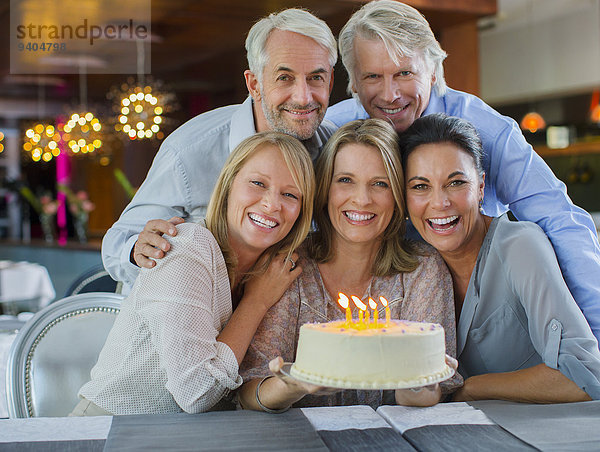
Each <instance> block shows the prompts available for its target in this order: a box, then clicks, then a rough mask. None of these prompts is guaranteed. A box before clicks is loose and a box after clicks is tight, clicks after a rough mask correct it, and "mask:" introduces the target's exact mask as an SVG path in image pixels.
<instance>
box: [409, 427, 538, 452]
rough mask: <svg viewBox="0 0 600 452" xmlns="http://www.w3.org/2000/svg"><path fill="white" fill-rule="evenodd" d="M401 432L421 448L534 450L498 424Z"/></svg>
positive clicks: (492, 451)
mask: <svg viewBox="0 0 600 452" xmlns="http://www.w3.org/2000/svg"><path fill="white" fill-rule="evenodd" d="M403 436H404V438H406V440H407V441H408V442H409V443H410V444H411V445H412V446H413V447H414V448H415V449H417V450H418V451H421V452H440V451H449V452H450V451H451V452H463V451H464V452H473V451H477V452H502V451H506V452H509V451H510V452H513V451H514V452H518V451H528V452H530V451H535V450H536V449H535V448H533V447H531V446H529V445H528V444H525V443H524V442H523V441H521V440H520V439H518V438H515V437H514V436H513V435H511V434H510V433H508V432H507V431H505V430H503V429H502V428H501V427H499V426H497V425H476V424H473V425H426V426H424V427H418V428H412V429H410V430H406V431H405V432H404V435H403Z"/></svg>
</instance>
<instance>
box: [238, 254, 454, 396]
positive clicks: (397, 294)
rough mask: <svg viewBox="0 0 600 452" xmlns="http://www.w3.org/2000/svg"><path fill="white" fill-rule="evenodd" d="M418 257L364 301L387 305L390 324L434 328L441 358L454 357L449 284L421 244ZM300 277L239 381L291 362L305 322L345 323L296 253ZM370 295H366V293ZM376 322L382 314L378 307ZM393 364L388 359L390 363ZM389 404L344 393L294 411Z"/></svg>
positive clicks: (267, 321) (378, 281)
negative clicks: (441, 336) (442, 346)
mask: <svg viewBox="0 0 600 452" xmlns="http://www.w3.org/2000/svg"><path fill="white" fill-rule="evenodd" d="M417 248H418V249H419V250H420V252H421V253H422V254H423V255H422V256H419V266H418V267H417V269H416V270H414V271H413V272H410V273H400V274H397V275H394V276H389V277H378V278H373V282H372V283H371V286H370V290H369V289H367V293H365V294H364V295H363V297H362V298H363V299H364V298H366V297H368V296H371V295H372V296H373V297H374V298H375V299H377V298H376V297H379V296H380V295H382V296H384V297H385V298H386V299H387V300H389V302H390V310H391V315H392V318H394V319H405V320H414V321H422V322H433V323H439V324H441V325H442V326H443V327H444V331H445V334H446V352H447V353H448V354H449V355H450V356H453V357H456V322H455V316H454V295H453V290H452V279H451V277H450V273H449V272H448V269H447V267H446V264H445V263H444V261H443V260H442V258H441V256H440V255H439V254H438V253H437V251H435V250H434V249H433V248H431V247H430V246H429V245H426V244H421V243H419V244H417ZM299 264H300V265H301V266H302V268H303V271H302V274H301V275H300V276H299V277H298V279H297V280H296V281H294V282H293V283H292V285H291V286H290V288H289V289H288V290H287V291H286V292H285V293H284V295H283V297H282V298H281V300H279V302H278V303H277V304H276V305H274V306H273V307H272V308H271V309H270V310H269V311H268V312H267V314H266V315H265V317H264V318H263V321H262V323H261V324H260V326H259V328H258V330H257V331H256V334H255V336H254V339H253V341H252V343H251V344H250V348H249V349H248V353H247V354H246V357H245V359H244V361H243V362H242V364H241V366H240V375H241V376H242V378H243V379H244V381H248V380H250V379H253V378H262V377H265V376H267V375H270V374H271V372H270V371H269V367H268V363H269V361H270V360H271V359H273V358H275V357H277V356H281V357H283V360H284V361H285V362H294V360H295V356H296V346H297V343H298V334H299V330H300V326H302V325H303V324H305V323H309V322H329V321H331V320H343V319H345V311H344V310H342V309H341V308H340V307H339V305H338V304H337V299H332V298H331V296H330V295H329V294H328V293H327V292H326V291H325V290H324V285H323V281H322V279H321V274H320V272H319V269H318V267H317V265H316V263H315V262H314V261H312V260H310V259H308V258H307V257H306V255H305V253H304V251H303V250H300V262H299ZM369 291H370V293H368V292H369ZM379 317H380V318H385V310H384V308H383V307H380V312H379ZM390 359H393V357H390ZM461 385H462V378H461V377H460V375H455V376H454V377H453V378H452V379H450V380H447V381H446V382H444V383H442V389H443V391H444V392H445V393H447V392H451V391H453V390H455V389H456V388H458V387H459V386H461ZM393 403H394V392H393V391H362V390H361V391H358V390H344V391H340V392H338V393H336V394H334V395H331V396H306V397H304V398H303V399H302V400H300V401H299V402H298V403H296V404H295V405H294V406H296V407H304V406H336V405H370V406H372V407H373V408H376V407H378V406H380V405H384V404H393Z"/></svg>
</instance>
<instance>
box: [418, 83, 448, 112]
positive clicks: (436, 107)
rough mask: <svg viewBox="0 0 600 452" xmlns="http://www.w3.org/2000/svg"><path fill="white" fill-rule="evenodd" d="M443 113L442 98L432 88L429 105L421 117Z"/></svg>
mask: <svg viewBox="0 0 600 452" xmlns="http://www.w3.org/2000/svg"><path fill="white" fill-rule="evenodd" d="M444 111H445V108H444V96H438V94H437V92H436V90H435V89H434V88H433V87H432V88H431V94H430V95H429V103H428V104H427V108H425V111H424V112H423V114H422V115H421V116H427V115H432V114H434V113H443V112H444Z"/></svg>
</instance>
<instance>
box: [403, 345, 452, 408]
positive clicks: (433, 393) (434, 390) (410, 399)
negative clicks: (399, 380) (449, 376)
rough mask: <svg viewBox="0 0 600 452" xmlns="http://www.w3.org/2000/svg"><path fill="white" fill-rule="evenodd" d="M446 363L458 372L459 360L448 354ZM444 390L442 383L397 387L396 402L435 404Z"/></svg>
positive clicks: (418, 404) (411, 404) (416, 404)
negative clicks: (405, 387)
mask: <svg viewBox="0 0 600 452" xmlns="http://www.w3.org/2000/svg"><path fill="white" fill-rule="evenodd" d="M446 364H447V365H448V366H450V367H451V368H452V369H454V371H455V372H456V369H458V361H457V360H456V359H454V358H452V356H450V355H446ZM441 397H442V391H441V389H440V384H439V383H436V384H433V385H428V386H423V387H420V388H409V389H396V403H397V404H398V405H405V406H433V405H435V404H436V403H438V402H439V401H440V399H441Z"/></svg>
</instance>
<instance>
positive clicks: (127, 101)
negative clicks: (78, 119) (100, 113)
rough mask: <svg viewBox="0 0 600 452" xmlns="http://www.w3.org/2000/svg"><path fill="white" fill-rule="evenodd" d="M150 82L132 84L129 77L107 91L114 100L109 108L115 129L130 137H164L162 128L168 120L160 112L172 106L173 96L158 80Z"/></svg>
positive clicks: (174, 103)
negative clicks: (113, 118)
mask: <svg viewBox="0 0 600 452" xmlns="http://www.w3.org/2000/svg"><path fill="white" fill-rule="evenodd" d="M152 85H153V86H151V85H150V84H148V85H146V86H144V87H142V86H138V85H134V84H133V80H132V79H130V80H129V81H128V83H123V84H122V85H121V87H120V88H112V89H111V92H109V93H108V94H107V97H108V98H112V99H114V102H115V105H114V107H113V109H114V110H115V112H116V113H117V114H118V116H117V121H116V123H115V130H116V131H118V132H123V133H124V134H126V135H127V136H128V137H129V139H130V140H143V139H151V138H157V139H159V140H161V139H163V138H164V133H163V128H164V126H165V123H167V122H168V120H167V119H166V118H165V116H164V114H165V113H168V112H170V111H172V110H174V109H175V108H176V102H175V95H174V94H173V93H171V92H169V91H167V90H165V89H164V88H163V87H162V83H161V82H160V81H157V82H154V83H152Z"/></svg>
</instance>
